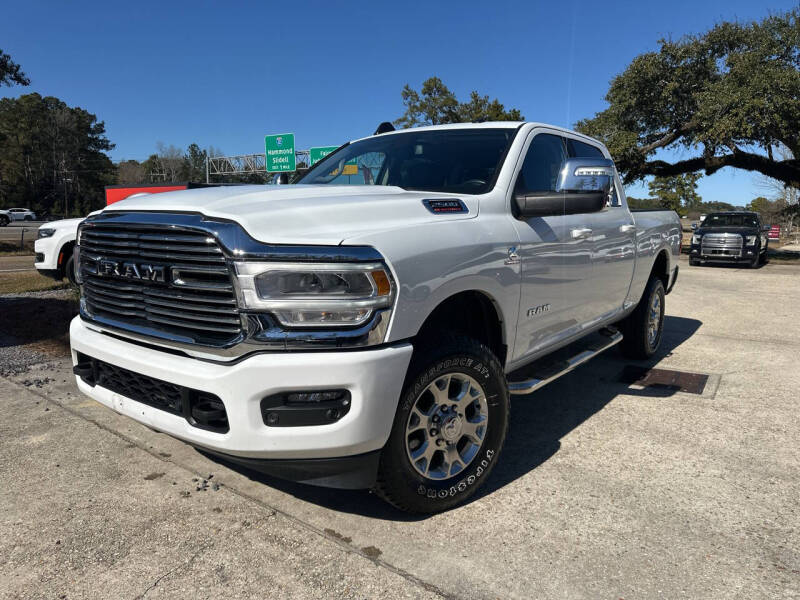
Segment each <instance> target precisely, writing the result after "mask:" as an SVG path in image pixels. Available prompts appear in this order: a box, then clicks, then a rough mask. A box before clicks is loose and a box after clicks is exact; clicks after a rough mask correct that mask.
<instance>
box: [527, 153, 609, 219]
mask: <svg viewBox="0 0 800 600" xmlns="http://www.w3.org/2000/svg"><path fill="white" fill-rule="evenodd" d="M613 180H614V162H613V161H611V160H609V159H607V158H570V159H567V160H566V161H564V164H563V165H562V166H561V171H560V172H559V174H558V180H557V181H556V189H555V191H544V192H533V193H531V192H525V193H519V194H515V195H514V202H515V203H516V207H517V212H518V214H519V216H521V217H547V216H552V215H576V214H581V213H592V212H598V211H600V210H603V208H604V207H605V205H606V200H607V199H608V195H609V193H610V192H611V184H612V182H613Z"/></svg>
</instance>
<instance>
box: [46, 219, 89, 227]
mask: <svg viewBox="0 0 800 600" xmlns="http://www.w3.org/2000/svg"><path fill="white" fill-rule="evenodd" d="M81 221H83V219H82V218H81V219H61V220H60V221H50V222H48V223H44V224H43V225H41V226H40V227H39V229H74V228H76V227H77V226H78V223H80V222H81Z"/></svg>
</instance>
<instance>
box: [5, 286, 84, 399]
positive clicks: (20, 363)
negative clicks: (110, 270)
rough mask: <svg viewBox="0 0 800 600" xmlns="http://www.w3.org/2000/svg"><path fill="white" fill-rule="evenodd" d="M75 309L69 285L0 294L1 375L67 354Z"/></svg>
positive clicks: (75, 305)
mask: <svg viewBox="0 0 800 600" xmlns="http://www.w3.org/2000/svg"><path fill="white" fill-rule="evenodd" d="M76 313H77V302H76V299H75V294H74V292H72V291H71V290H68V289H66V290H47V291H40V292H21V293H14V294H7V295H0V315H2V316H0V376H3V377H8V376H10V375H19V374H21V373H26V372H27V371H28V370H30V368H31V367H32V366H34V365H41V364H43V363H49V362H52V361H53V360H54V359H58V358H63V357H65V356H68V355H69V334H68V331H69V322H70V320H71V319H72V317H73V316H74V315H75V314H76ZM33 385H35V384H33Z"/></svg>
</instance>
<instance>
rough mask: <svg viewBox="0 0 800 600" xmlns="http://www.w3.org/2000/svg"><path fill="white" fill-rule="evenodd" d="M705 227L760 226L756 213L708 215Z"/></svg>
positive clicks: (704, 222)
mask: <svg viewBox="0 0 800 600" xmlns="http://www.w3.org/2000/svg"><path fill="white" fill-rule="evenodd" d="M703 227H758V220H757V219H756V216H755V215H743V214H738V215H737V214H732V215H724V214H719V215H708V216H707V217H706V218H705V220H704V221H703Z"/></svg>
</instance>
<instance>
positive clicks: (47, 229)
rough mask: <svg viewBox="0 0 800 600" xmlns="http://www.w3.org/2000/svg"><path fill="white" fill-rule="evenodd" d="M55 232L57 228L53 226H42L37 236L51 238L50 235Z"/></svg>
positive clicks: (38, 237)
mask: <svg viewBox="0 0 800 600" xmlns="http://www.w3.org/2000/svg"><path fill="white" fill-rule="evenodd" d="M55 232H56V230H55V229H52V228H50V227H42V228H40V229H39V233H38V235H37V236H36V238H37V239H42V238H49V237H51V236H52V235H53V234H54V233H55Z"/></svg>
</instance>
